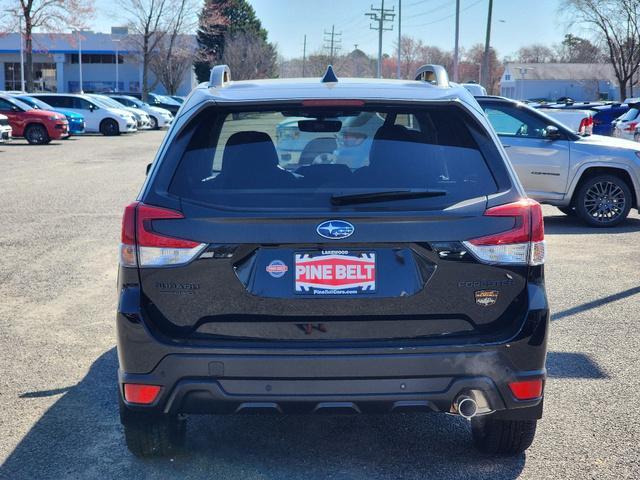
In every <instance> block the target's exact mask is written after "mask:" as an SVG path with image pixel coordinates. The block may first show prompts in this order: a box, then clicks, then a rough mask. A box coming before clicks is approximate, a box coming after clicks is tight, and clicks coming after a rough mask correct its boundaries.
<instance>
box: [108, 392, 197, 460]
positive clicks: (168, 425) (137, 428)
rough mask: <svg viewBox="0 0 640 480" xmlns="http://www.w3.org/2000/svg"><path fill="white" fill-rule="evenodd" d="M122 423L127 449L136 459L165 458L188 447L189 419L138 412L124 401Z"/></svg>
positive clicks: (121, 404)
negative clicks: (183, 446) (184, 446)
mask: <svg viewBox="0 0 640 480" xmlns="http://www.w3.org/2000/svg"><path fill="white" fill-rule="evenodd" d="M120 422H121V423H122V426H123V427H124V438H125V441H126V443H127V448H128V449H129V451H130V452H131V453H133V454H134V455H135V456H136V457H164V456H167V455H171V454H173V453H176V452H177V451H178V450H179V449H180V447H181V446H182V445H183V444H184V440H185V437H186V433H187V422H186V419H184V418H180V417H178V416H177V415H165V414H155V413H153V414H152V413H148V412H137V411H133V410H130V409H128V408H127V407H126V406H125V405H124V403H123V402H122V400H120Z"/></svg>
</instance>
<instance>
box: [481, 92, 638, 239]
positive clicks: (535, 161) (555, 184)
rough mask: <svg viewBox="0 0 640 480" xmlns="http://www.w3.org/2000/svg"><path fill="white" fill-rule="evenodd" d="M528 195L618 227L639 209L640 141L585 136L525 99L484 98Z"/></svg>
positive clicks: (602, 224)
mask: <svg viewBox="0 0 640 480" xmlns="http://www.w3.org/2000/svg"><path fill="white" fill-rule="evenodd" d="M477 100H478V102H479V103H480V106H481V107H482V108H483V109H484V111H485V113H486V115H487V117H488V118H489V121H490V122H491V124H492V125H493V128H494V129H495V130H496V133H497V134H498V136H499V138H500V140H501V142H502V145H503V147H504V148H505V149H506V152H507V154H508V155H509V159H510V160H511V163H513V166H514V167H515V169H516V171H517V173H518V176H519V177H520V181H521V182H522V184H523V185H524V187H525V189H526V191H527V193H528V195H529V196H530V197H532V198H535V199H536V200H538V201H539V202H542V203H548V204H550V205H555V206H557V207H559V208H560V210H562V211H563V212H564V213H566V214H567V215H577V216H578V217H580V218H581V219H582V220H584V221H585V222H586V223H588V224H589V225H592V226H596V227H613V226H615V225H618V224H619V223H621V222H622V221H624V219H625V218H626V217H627V215H628V214H629V211H630V210H631V208H636V209H637V208H638V198H640V145H639V144H637V143H635V142H631V141H628V140H622V139H618V138H611V137H605V136H601V135H591V136H586V137H583V136H579V135H576V134H575V133H574V132H572V131H571V129H569V128H567V127H565V126H564V125H563V124H561V123H560V122H558V121H556V120H554V119H552V118H551V117H549V116H547V115H545V114H544V113H541V112H540V111H538V110H535V109H533V108H531V107H529V106H527V105H525V104H523V103H521V102H518V101H515V100H510V99H507V98H501V97H478V98H477Z"/></svg>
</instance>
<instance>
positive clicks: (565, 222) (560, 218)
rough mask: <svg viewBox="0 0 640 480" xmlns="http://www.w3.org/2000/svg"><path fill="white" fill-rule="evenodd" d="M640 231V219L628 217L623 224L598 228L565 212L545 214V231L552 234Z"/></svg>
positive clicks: (611, 233)
mask: <svg viewBox="0 0 640 480" xmlns="http://www.w3.org/2000/svg"><path fill="white" fill-rule="evenodd" d="M631 232H640V219H637V218H627V219H626V220H625V221H624V222H623V223H622V224H620V225H619V226H617V227H612V228H597V227H589V226H588V225H585V224H584V223H583V222H582V221H581V220H579V219H578V218H576V217H569V216H567V215H565V214H559V215H545V217H544V233H548V234H551V235H585V234H588V235H605V234H606V235H615V234H619V233H631Z"/></svg>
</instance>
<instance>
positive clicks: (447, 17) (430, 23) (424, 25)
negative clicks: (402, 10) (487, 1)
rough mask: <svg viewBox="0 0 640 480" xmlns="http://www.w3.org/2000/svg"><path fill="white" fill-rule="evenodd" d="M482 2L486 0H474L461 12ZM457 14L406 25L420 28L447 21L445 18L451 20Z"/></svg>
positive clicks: (461, 10)
mask: <svg viewBox="0 0 640 480" xmlns="http://www.w3.org/2000/svg"><path fill="white" fill-rule="evenodd" d="M482 2H484V0H477V1H475V2H473V3H471V4H469V5H467V6H466V7H465V8H461V9H460V13H462V12H466V11H467V10H469V9H470V8H473V7H475V6H476V5H478V4H479V3H482ZM455 16H456V14H455V13H452V14H450V15H447V16H446V17H442V18H439V19H437V20H433V21H431V22H427V23H421V24H419V25H406V28H419V27H426V26H427V25H433V24H434V23H439V22H443V21H445V20H449V19H450V18H453V17H455Z"/></svg>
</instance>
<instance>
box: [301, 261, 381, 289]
mask: <svg viewBox="0 0 640 480" xmlns="http://www.w3.org/2000/svg"><path fill="white" fill-rule="evenodd" d="M294 263H295V293H297V294H300V295H315V296H318V295H341V296H342V295H360V294H369V293H375V291H376V254H375V252H362V251H357V252H355V251H349V250H322V251H318V252H300V253H296V254H295V262H294Z"/></svg>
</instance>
